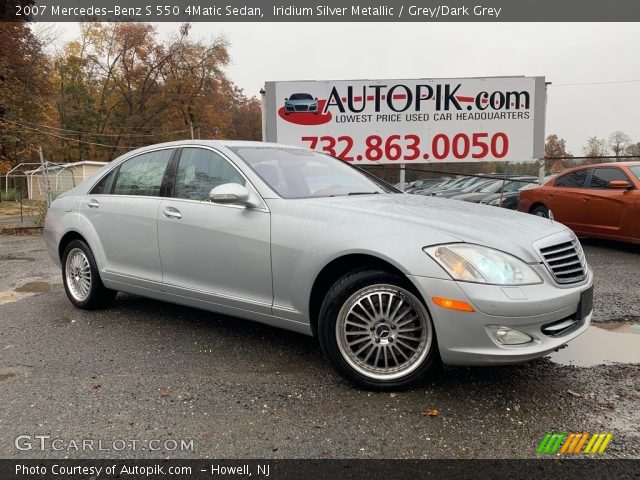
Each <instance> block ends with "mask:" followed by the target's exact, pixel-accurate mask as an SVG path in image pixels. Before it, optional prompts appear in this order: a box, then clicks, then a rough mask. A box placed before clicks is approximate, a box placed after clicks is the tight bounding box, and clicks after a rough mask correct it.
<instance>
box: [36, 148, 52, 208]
mask: <svg viewBox="0 0 640 480" xmlns="http://www.w3.org/2000/svg"><path fill="white" fill-rule="evenodd" d="M39 149H40V165H41V166H42V178H43V181H44V201H45V202H46V204H47V208H49V201H50V199H49V176H48V175H47V164H46V162H45V160H44V153H42V145H40V147H39Z"/></svg>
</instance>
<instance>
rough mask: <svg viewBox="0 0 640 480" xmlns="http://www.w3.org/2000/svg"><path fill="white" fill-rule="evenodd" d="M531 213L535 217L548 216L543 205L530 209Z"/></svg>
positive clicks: (546, 209)
mask: <svg viewBox="0 0 640 480" xmlns="http://www.w3.org/2000/svg"><path fill="white" fill-rule="evenodd" d="M531 215H535V216H536V217H544V218H549V209H548V208H547V207H545V206H544V205H538V206H537V207H536V208H534V209H533V210H531Z"/></svg>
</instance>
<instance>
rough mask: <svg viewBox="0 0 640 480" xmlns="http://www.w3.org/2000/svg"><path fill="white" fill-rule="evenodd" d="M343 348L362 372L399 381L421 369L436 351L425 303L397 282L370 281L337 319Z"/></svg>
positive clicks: (376, 377)
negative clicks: (374, 282) (426, 359)
mask: <svg viewBox="0 0 640 480" xmlns="http://www.w3.org/2000/svg"><path fill="white" fill-rule="evenodd" d="M336 338H337V340H338V348H339V350H340V353H341V354H342V356H343V357H344V359H345V360H346V361H347V363H348V364H349V365H350V366H351V367H352V368H353V369H354V370H356V371H357V372H358V373H360V374H361V375H364V376H366V377H369V378H373V379H376V380H394V379H397V378H400V377H403V376H406V375H408V374H410V373H411V372H412V371H414V370H415V369H416V368H418V367H419V366H420V365H421V364H422V362H423V360H424V359H425V358H426V356H427V355H428V353H429V351H430V350H431V345H432V342H433V331H432V327H431V321H430V319H429V314H428V313H427V310H426V308H425V307H424V305H422V303H421V302H420V300H418V299H417V298H416V297H415V295H413V294H412V293H411V292H409V291H407V290H405V289H404V288H401V287H397V286H395V285H370V286H368V287H365V288H363V289H361V290H359V291H357V292H356V293H354V294H353V295H352V296H351V297H349V298H348V299H347V301H346V302H345V303H344V305H343V306H342V308H341V309H340V312H339V314H338V321H337V322H336Z"/></svg>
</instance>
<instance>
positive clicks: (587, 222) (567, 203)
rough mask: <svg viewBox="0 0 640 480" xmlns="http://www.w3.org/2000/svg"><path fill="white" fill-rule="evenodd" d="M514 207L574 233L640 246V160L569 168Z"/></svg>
mask: <svg viewBox="0 0 640 480" xmlns="http://www.w3.org/2000/svg"><path fill="white" fill-rule="evenodd" d="M518 209H519V210H520V211H521V212H528V213H531V214H533V215H537V216H540V217H550V215H551V213H553V218H554V219H555V220H557V221H558V222H561V223H564V224H565V225H567V226H568V227H569V228H571V229H572V230H573V231H574V232H575V233H576V234H577V235H580V236H585V237H597V238H605V239H611V240H619V241H623V242H631V243H640V162H618V163H603V164H600V165H587V166H581V167H575V168H572V169H569V170H567V171H565V172H563V173H562V174H560V175H558V176H557V177H555V178H554V179H552V180H550V181H548V182H547V183H545V184H544V185H542V186H540V187H538V188H532V189H530V190H525V191H522V192H520V202H519V206H518Z"/></svg>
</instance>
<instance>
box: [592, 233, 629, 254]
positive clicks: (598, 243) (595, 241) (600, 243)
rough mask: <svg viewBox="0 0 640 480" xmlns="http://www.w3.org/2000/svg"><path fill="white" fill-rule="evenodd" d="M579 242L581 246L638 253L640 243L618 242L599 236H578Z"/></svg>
mask: <svg viewBox="0 0 640 480" xmlns="http://www.w3.org/2000/svg"><path fill="white" fill-rule="evenodd" d="M580 243H581V244H582V246H583V247H593V248H604V249H608V250H615V251H618V252H626V253H634V254H636V255H637V254H638V253H640V245H636V244H633V243H625V242H619V241H615V240H603V239H600V238H587V237H580Z"/></svg>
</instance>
